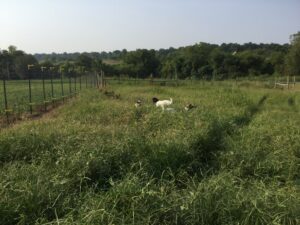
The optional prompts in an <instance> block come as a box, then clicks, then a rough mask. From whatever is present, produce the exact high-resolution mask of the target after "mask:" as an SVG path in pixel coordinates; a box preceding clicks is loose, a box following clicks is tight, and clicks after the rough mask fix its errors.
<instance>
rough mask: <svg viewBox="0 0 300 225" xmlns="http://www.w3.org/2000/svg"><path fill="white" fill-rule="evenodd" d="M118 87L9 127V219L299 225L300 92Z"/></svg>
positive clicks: (3, 142)
mask: <svg viewBox="0 0 300 225" xmlns="http://www.w3.org/2000/svg"><path fill="white" fill-rule="evenodd" d="M108 88H109V89H110V90H114V91H115V92H116V93H119V94H121V99H113V98H111V97H107V96H105V95H104V94H103V93H102V92H99V91H98V90H85V91H84V92H82V93H81V94H80V95H79V96H78V97H77V99H76V100H74V101H71V102H69V103H67V105H65V106H64V107H62V108H59V109H57V110H56V111H54V112H52V114H51V115H49V116H46V117H44V118H43V119H40V120H36V121H26V122H23V123H21V124H17V125H15V126H14V127H12V128H9V129H6V130H3V131H1V133H0V166H1V169H0V193H1V198H0V224H17V223H18V224H58V223H59V224H244V225H246V224H247V225H248V224H298V223H299V215H300V211H299V210H300V195H299V187H300V186H299V185H300V176H299V174H300V173H299V172H300V152H299V150H300V130H299V124H300V117H299V109H300V108H299V97H300V96H299V93H298V92H295V91H281V90H273V89H265V88H262V87H260V88H253V87H251V86H250V87H238V86H236V85H235V84H234V83H230V82H228V83H214V84H210V83H204V84H201V83H199V84H195V85H187V84H186V85H180V86H178V87H176V86H171V87H170V86H166V87H161V86H156V85H155V86H150V85H146V84H145V85H134V84H132V85H122V84H117V83H114V84H113V85H111V86H109V87H108ZM154 96H156V97H158V98H161V99H164V98H170V97H172V98H173V99H174V104H173V105H172V107H173V108H174V109H175V110H176V113H168V112H162V111H161V110H160V109H158V108H155V107H154V106H153V104H152V101H151V99H152V97H154ZM137 99H142V102H143V106H142V107H141V108H139V109H136V108H135V107H134V103H135V101H136V100H137ZM291 99H293V100H291ZM187 103H193V104H195V105H197V108H195V109H194V110H191V111H189V112H186V111H184V106H185V104H187Z"/></svg>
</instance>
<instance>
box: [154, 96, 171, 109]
mask: <svg viewBox="0 0 300 225" xmlns="http://www.w3.org/2000/svg"><path fill="white" fill-rule="evenodd" d="M152 102H153V103H154V104H155V105H156V107H161V108H162V110H163V111H164V110H165V107H166V106H169V105H171V104H172V103H173V99H172V98H170V100H159V99H158V98H156V97H154V98H152Z"/></svg>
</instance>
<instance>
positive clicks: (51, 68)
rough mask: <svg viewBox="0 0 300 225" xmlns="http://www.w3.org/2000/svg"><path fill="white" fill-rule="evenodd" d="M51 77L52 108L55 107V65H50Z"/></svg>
mask: <svg viewBox="0 0 300 225" xmlns="http://www.w3.org/2000/svg"><path fill="white" fill-rule="evenodd" d="M49 69H50V70H49V71H50V79H51V102H52V108H53V107H54V88H53V72H52V70H53V69H54V67H50V68H49Z"/></svg>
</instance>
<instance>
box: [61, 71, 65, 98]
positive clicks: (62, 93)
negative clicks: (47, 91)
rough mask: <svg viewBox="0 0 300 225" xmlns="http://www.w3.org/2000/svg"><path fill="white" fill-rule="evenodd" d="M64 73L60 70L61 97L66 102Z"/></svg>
mask: <svg viewBox="0 0 300 225" xmlns="http://www.w3.org/2000/svg"><path fill="white" fill-rule="evenodd" d="M62 74H63V73H62V71H61V70H60V86H61V97H62V100H63V102H65V94H64V83H63V75H62Z"/></svg>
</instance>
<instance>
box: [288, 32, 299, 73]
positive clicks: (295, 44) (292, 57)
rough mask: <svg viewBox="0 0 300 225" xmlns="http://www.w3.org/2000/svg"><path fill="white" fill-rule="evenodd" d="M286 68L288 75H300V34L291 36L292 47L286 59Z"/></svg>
mask: <svg viewBox="0 0 300 225" xmlns="http://www.w3.org/2000/svg"><path fill="white" fill-rule="evenodd" d="M285 68H286V72H287V73H288V75H299V74H300V32H298V33H297V34H293V35H291V47H290V49H289V52H288V54H287V56H286V58H285Z"/></svg>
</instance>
